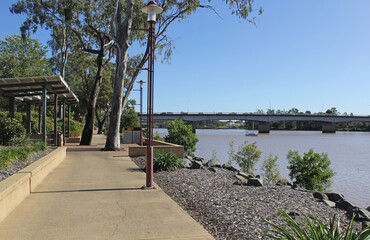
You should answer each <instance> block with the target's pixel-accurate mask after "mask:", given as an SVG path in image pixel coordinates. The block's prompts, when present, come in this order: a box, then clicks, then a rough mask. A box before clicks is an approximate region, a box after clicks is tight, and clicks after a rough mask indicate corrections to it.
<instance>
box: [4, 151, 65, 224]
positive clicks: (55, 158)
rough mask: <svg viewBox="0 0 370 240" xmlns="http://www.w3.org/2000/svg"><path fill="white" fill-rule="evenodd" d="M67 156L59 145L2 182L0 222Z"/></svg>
mask: <svg viewBox="0 0 370 240" xmlns="http://www.w3.org/2000/svg"><path fill="white" fill-rule="evenodd" d="M65 157H66V147H59V148H57V149H55V150H54V151H52V152H51V153H49V154H48V155H46V156H44V157H42V158H40V159H39V160H37V161H36V162H34V163H32V164H30V165H29V166H27V167H25V168H23V169H22V170H20V171H19V172H17V173H15V174H13V175H12V176H10V177H8V178H7V179H5V180H3V181H2V182H0V222H1V221H2V220H3V219H5V218H6V217H7V216H8V215H9V214H10V213H11V212H12V211H13V210H14V209H15V208H16V207H17V206H18V205H19V204H20V203H21V202H22V201H23V200H24V199H25V198H26V197H27V196H28V195H29V194H30V193H31V192H32V191H33V190H34V189H35V188H36V187H37V186H38V185H39V184H40V183H41V182H42V181H43V180H44V178H45V177H46V176H47V175H48V174H49V173H50V172H51V171H53V170H54V168H56V167H57V166H58V165H59V164H60V163H61V162H62V161H63V160H64V159H65Z"/></svg>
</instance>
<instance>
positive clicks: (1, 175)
mask: <svg viewBox="0 0 370 240" xmlns="http://www.w3.org/2000/svg"><path fill="white" fill-rule="evenodd" d="M54 149H55V148H51V147H49V149H48V150H46V151H41V152H37V153H35V154H32V155H31V156H30V159H29V160H28V161H18V162H15V163H13V165H12V166H11V167H9V168H6V169H3V170H0V182H1V181H3V180H4V179H6V178H8V177H10V176H11V175H13V174H14V173H17V172H18V171H19V170H21V169H23V168H25V167H27V166H28V165H30V164H31V163H33V162H35V161H37V160H39V159H40V158H42V157H44V156H46V155H48V154H49V153H50V152H52V151H54ZM0 150H1V147H0Z"/></svg>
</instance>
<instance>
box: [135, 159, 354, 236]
mask: <svg viewBox="0 0 370 240" xmlns="http://www.w3.org/2000/svg"><path fill="white" fill-rule="evenodd" d="M132 160H133V161H134V162H135V163H136V164H137V165H138V166H139V167H140V168H144V166H145V159H144V158H143V157H136V158H132ZM154 181H155V182H156V183H157V184H158V185H159V186H160V187H161V188H162V189H163V190H164V191H165V192H166V193H167V194H168V195H169V196H170V197H171V198H172V199H173V200H174V201H175V202H177V203H178V204H179V205H180V206H181V207H182V208H183V209H184V210H186V211H187V212H188V213H189V215H191V216H192V217H193V218H194V219H195V220H196V221H198V222H199V223H200V224H201V225H203V227H204V228H205V229H206V230H207V231H208V232H209V233H210V234H212V235H213V237H214V238H216V239H267V238H266V237H264V236H263V231H264V230H267V229H269V228H270V226H269V225H268V224H266V223H265V222H263V221H262V219H261V218H262V217H263V218H265V219H267V220H269V221H272V222H274V223H277V224H281V220H280V219H281V216H280V213H279V212H278V211H277V209H283V210H285V211H302V212H303V213H305V214H308V215H312V213H314V214H315V215H316V216H317V217H318V218H319V219H320V220H321V221H323V222H324V223H326V224H328V222H329V217H331V216H334V215H335V214H336V215H337V216H338V217H339V218H340V221H341V228H342V229H343V228H344V227H346V226H347V225H348V224H349V222H350V219H349V218H348V216H347V214H346V212H345V211H343V210H339V209H337V208H330V207H329V206H327V205H325V204H324V203H322V202H319V201H318V200H316V199H315V198H313V197H312V194H310V193H307V192H305V191H299V190H295V189H292V188H290V187H286V186H275V185H267V186H263V187H253V186H240V185H234V182H235V181H236V178H235V173H234V172H231V171H228V170H225V169H217V173H214V172H212V171H209V170H202V169H180V170H177V171H163V172H157V173H154ZM355 227H356V228H358V229H361V226H360V224H359V223H355Z"/></svg>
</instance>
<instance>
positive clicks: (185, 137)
mask: <svg viewBox="0 0 370 240" xmlns="http://www.w3.org/2000/svg"><path fill="white" fill-rule="evenodd" d="M167 130H168V135H167V136H165V137H164V140H165V141H166V142H169V143H174V144H178V145H182V146H184V150H185V153H186V154H187V155H190V156H194V154H193V152H195V150H196V148H195V145H196V144H197V142H198V141H199V140H198V138H196V137H195V134H194V133H193V132H192V127H191V125H185V124H184V122H183V121H182V120H181V119H180V120H174V121H171V122H170V123H169V125H168V127H167Z"/></svg>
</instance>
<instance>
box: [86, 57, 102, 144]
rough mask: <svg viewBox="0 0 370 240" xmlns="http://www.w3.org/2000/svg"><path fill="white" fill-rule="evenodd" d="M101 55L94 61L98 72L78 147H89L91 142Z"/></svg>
mask: <svg viewBox="0 0 370 240" xmlns="http://www.w3.org/2000/svg"><path fill="white" fill-rule="evenodd" d="M103 58H104V55H103V53H101V54H99V55H98V57H97V59H96V64H97V67H98V71H97V73H96V78H95V84H94V86H93V89H92V91H91V94H90V98H89V103H88V105H87V115H86V118H85V120H86V121H85V126H84V130H83V132H82V136H81V142H80V145H91V141H92V138H93V133H94V122H95V107H96V101H97V99H98V95H99V92H100V87H101V84H102V80H103V72H104V66H103Z"/></svg>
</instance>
